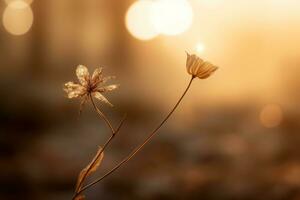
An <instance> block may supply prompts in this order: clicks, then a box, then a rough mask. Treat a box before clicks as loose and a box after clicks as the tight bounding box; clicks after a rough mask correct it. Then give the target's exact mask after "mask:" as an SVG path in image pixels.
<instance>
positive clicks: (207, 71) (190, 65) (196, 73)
mask: <svg viewBox="0 0 300 200" xmlns="http://www.w3.org/2000/svg"><path fill="white" fill-rule="evenodd" d="M186 69H187V72H188V73H189V74H191V75H192V76H193V77H198V78H200V79H206V78H208V77H209V76H210V75H211V74H213V73H214V72H215V71H216V70H217V69H218V67H217V66H215V65H213V64H211V63H209V62H206V61H204V60H202V59H201V58H199V57H198V56H196V55H195V54H192V55H190V54H188V53H187V59H186Z"/></svg>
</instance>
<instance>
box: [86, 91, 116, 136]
mask: <svg viewBox="0 0 300 200" xmlns="http://www.w3.org/2000/svg"><path fill="white" fill-rule="evenodd" d="M90 99H91V102H92V104H93V107H94V109H95V110H96V112H97V113H98V115H100V117H102V118H103V119H104V121H105V123H106V124H107V126H108V127H109V128H110V130H111V134H112V135H113V134H114V132H115V129H114V127H113V126H112V125H111V123H110V122H109V120H108V118H107V117H106V116H105V115H104V113H103V112H101V110H100V109H99V108H98V107H97V106H96V104H95V102H94V99H93V97H92V95H90Z"/></svg>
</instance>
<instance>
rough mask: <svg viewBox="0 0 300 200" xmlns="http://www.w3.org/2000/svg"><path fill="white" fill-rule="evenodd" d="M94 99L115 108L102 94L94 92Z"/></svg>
mask: <svg viewBox="0 0 300 200" xmlns="http://www.w3.org/2000/svg"><path fill="white" fill-rule="evenodd" d="M93 94H94V97H95V98H97V99H99V100H100V101H102V102H104V103H107V104H108V105H110V106H113V105H112V104H111V103H110V102H109V101H108V100H107V99H106V98H105V97H104V96H103V95H102V94H101V93H100V92H94V93H93Z"/></svg>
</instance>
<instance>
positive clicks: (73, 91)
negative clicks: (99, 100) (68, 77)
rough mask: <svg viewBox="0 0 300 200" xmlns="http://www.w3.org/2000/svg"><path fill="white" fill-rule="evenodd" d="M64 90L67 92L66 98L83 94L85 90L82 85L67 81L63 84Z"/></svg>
mask: <svg viewBox="0 0 300 200" xmlns="http://www.w3.org/2000/svg"><path fill="white" fill-rule="evenodd" d="M64 91H65V92H66V93H67V95H68V98H70V99H71V98H76V97H78V96H82V95H84V94H85V92H86V90H85V88H84V87H83V86H82V85H79V84H76V83H73V82H68V83H66V84H65V87H64Z"/></svg>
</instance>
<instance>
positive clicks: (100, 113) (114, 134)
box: [72, 97, 126, 199]
mask: <svg viewBox="0 0 300 200" xmlns="http://www.w3.org/2000/svg"><path fill="white" fill-rule="evenodd" d="M90 98H91V101H92V104H93V106H94V108H95V110H96V111H97V113H98V114H99V115H100V117H103V118H104V119H105V121H107V124H109V126H110V127H111V130H112V134H111V136H110V137H109V138H108V140H107V141H106V142H105V144H104V145H103V147H102V149H101V150H100V152H99V153H98V155H97V156H96V157H95V159H94V162H93V163H92V164H91V165H90V166H89V168H88V169H87V171H86V173H85V174H84V176H83V178H82V179H81V181H80V182H79V184H78V188H81V185H82V184H83V182H84V180H85V179H86V177H87V175H88V174H89V171H90V170H91V169H92V168H93V166H94V164H95V162H96V161H97V160H98V158H99V157H100V156H101V154H102V153H103V152H104V150H105V149H106V147H107V146H108V145H109V144H110V142H111V141H112V139H113V138H114V137H115V136H116V134H117V133H118V132H119V130H120V128H121V127H122V125H123V123H124V121H125V119H126V115H125V116H124V117H123V119H122V121H121V122H120V124H119V125H118V127H117V129H116V130H114V129H113V128H112V126H111V124H110V122H109V120H108V119H107V118H106V117H105V115H104V114H103V113H102V112H101V111H100V110H99V109H98V107H97V106H96V104H95V103H94V101H93V98H92V97H90ZM78 194H80V193H79V192H78V191H76V192H75V195H74V196H73V198H72V199H75V198H76V197H77V196H78Z"/></svg>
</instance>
